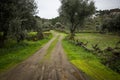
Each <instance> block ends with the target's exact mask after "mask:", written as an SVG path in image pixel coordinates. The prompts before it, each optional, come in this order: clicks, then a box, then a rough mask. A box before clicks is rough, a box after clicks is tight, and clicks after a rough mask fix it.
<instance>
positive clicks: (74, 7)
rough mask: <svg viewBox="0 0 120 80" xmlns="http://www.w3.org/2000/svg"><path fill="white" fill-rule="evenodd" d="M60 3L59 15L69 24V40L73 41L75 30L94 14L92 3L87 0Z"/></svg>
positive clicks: (62, 0)
mask: <svg viewBox="0 0 120 80" xmlns="http://www.w3.org/2000/svg"><path fill="white" fill-rule="evenodd" d="M61 3H62V6H61V7H60V9H59V14H60V16H61V17H63V18H64V19H65V20H66V21H67V22H69V23H70V26H69V29H70V39H73V38H74V35H75V30H76V28H77V27H79V26H81V25H82V23H83V22H84V19H85V18H86V17H89V16H90V15H92V14H93V13H94V11H95V6H94V2H93V1H89V0H61Z"/></svg>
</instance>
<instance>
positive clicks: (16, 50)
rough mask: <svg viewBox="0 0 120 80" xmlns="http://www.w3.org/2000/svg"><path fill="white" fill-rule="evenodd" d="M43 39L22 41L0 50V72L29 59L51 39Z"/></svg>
mask: <svg viewBox="0 0 120 80" xmlns="http://www.w3.org/2000/svg"><path fill="white" fill-rule="evenodd" d="M51 37H52V35H50V36H49V38H45V39H43V40H39V41H23V42H21V43H18V44H17V43H16V44H15V43H14V44H13V45H11V46H9V47H5V48H2V49H0V72H3V71H6V70H7V69H9V68H11V67H12V66H14V65H17V64H18V63H20V62H21V61H23V60H25V59H27V58H28V57H30V56H31V55H32V54H33V53H35V52H36V51H37V50H39V49H40V48H41V47H42V46H43V45H44V44H45V43H47V42H48V41H49V40H50V39H51Z"/></svg>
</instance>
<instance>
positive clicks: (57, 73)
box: [0, 35, 89, 80]
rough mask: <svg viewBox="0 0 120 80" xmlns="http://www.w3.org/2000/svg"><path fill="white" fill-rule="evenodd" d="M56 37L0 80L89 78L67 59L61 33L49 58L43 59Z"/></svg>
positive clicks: (74, 79) (0, 76) (77, 79)
mask: <svg viewBox="0 0 120 80" xmlns="http://www.w3.org/2000/svg"><path fill="white" fill-rule="evenodd" d="M56 38H57V36H55V37H54V38H52V39H51V40H50V41H49V42H48V43H47V44H46V45H45V46H44V47H43V48H41V49H40V50H39V51H37V52H36V53H35V54H34V55H33V56H31V57H30V58H28V59H27V60H25V61H23V62H22V63H21V64H19V65H18V66H16V67H15V68H13V69H11V70H9V71H8V72H6V73H4V74H2V75H0V80H89V79H88V78H87V76H86V75H85V74H83V73H82V72H81V71H79V70H78V69H77V68H76V67H75V66H73V65H72V64H70V62H69V61H68V60H67V58H66V55H65V53H64V50H63V47H62V44H61V41H62V38H63V36H62V35H61V36H59V39H58V41H57V44H56V45H55V47H54V48H53V50H52V52H51V54H50V58H48V59H45V60H44V57H45V55H46V54H47V49H48V48H49V46H50V45H51V43H52V42H53V41H54V40H55V39H56ZM40 61H42V62H40Z"/></svg>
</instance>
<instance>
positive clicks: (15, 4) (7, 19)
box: [0, 0, 37, 46]
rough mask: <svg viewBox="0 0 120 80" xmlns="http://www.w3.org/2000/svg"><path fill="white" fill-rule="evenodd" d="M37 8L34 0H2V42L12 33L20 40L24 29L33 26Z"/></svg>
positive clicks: (0, 40) (0, 3)
mask: <svg viewBox="0 0 120 80" xmlns="http://www.w3.org/2000/svg"><path fill="white" fill-rule="evenodd" d="M36 8H37V7H36V4H35V2H34V0H0V32H1V33H2V36H0V43H4V41H5V40H6V39H7V36H10V35H13V36H14V37H16V39H17V41H18V42H19V41H20V40H21V39H22V38H23V33H24V31H26V30H29V29H31V28H33V26H34V20H33V19H34V18H33V17H34V15H35V13H36ZM0 46H2V44H0Z"/></svg>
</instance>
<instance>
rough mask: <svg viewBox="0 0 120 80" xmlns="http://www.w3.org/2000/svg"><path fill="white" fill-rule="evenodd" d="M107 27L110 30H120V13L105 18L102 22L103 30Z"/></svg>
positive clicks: (115, 31)
mask: <svg viewBox="0 0 120 80" xmlns="http://www.w3.org/2000/svg"><path fill="white" fill-rule="evenodd" d="M106 29H107V31H108V32H113V33H119V32H120V14H118V15H113V16H112V17H109V18H105V19H104V21H103V24H102V31H105V30H106Z"/></svg>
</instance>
